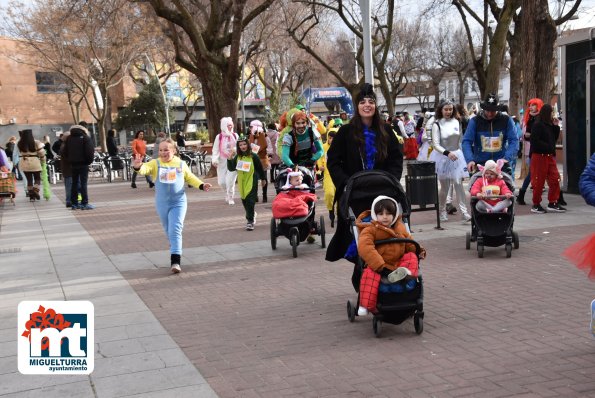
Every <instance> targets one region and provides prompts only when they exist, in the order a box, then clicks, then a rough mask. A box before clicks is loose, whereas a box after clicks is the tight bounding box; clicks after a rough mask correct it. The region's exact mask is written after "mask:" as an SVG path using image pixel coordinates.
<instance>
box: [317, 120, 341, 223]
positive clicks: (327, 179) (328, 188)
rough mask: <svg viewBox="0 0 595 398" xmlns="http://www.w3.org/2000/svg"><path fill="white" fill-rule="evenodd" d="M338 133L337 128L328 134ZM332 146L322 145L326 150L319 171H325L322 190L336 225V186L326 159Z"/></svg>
mask: <svg viewBox="0 0 595 398" xmlns="http://www.w3.org/2000/svg"><path fill="white" fill-rule="evenodd" d="M337 131H338V129H337V128H334V129H329V130H328V132H329V133H331V132H334V133H336V132H337ZM330 146H331V144H329V142H328V141H327V142H325V143H324V144H323V145H322V149H324V156H322V157H321V158H320V159H318V161H317V163H316V164H317V166H318V169H319V170H320V169H322V170H323V176H324V177H323V179H322V188H323V189H324V203H325V204H326V208H327V210H328V212H329V216H330V219H331V223H332V224H333V225H334V218H335V209H334V206H333V204H334V201H335V190H336V188H335V184H333V180H332V179H331V174H330V173H329V171H328V167H326V158H327V153H328V150H329V148H330Z"/></svg>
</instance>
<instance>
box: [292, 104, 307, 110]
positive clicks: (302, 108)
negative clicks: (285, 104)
mask: <svg viewBox="0 0 595 398" xmlns="http://www.w3.org/2000/svg"><path fill="white" fill-rule="evenodd" d="M295 108H296V109H299V110H300V111H303V110H304V109H306V107H304V105H302V104H297V105H296V106H295Z"/></svg>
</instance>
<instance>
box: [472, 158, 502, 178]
mask: <svg viewBox="0 0 595 398" xmlns="http://www.w3.org/2000/svg"><path fill="white" fill-rule="evenodd" d="M504 162H505V160H504V159H498V161H496V162H494V161H493V160H491V159H490V160H488V161H487V162H486V163H485V165H484V166H483V167H482V166H481V165H479V166H478V167H479V170H481V175H485V173H486V171H491V172H493V173H496V175H497V176H498V178H502V165H503V164H504Z"/></svg>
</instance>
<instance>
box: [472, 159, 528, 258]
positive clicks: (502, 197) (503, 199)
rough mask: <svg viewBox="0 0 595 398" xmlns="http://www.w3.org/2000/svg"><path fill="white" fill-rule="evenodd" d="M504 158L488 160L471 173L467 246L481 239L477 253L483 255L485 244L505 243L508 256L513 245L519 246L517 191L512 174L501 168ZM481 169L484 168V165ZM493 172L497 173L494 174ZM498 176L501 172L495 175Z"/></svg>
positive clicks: (510, 254)
mask: <svg viewBox="0 0 595 398" xmlns="http://www.w3.org/2000/svg"><path fill="white" fill-rule="evenodd" d="M504 162H505V161H504V160H502V159H501V160H498V161H497V162H494V161H493V160H488V161H487V162H486V163H485V166H484V168H483V170H482V171H479V172H477V173H475V174H474V175H473V176H471V180H470V181H469V186H470V187H471V189H470V192H471V216H472V218H471V232H467V234H466V242H465V248H466V249H467V250H469V249H470V248H471V242H477V256H478V257H479V258H482V257H483V254H484V247H485V246H489V247H498V246H502V245H505V249H506V257H507V258H508V257H511V256H512V248H513V246H514V248H515V249H518V248H519V236H518V234H517V233H516V232H514V231H513V225H514V201H512V200H511V198H512V195H513V193H514V182H513V180H512V178H511V177H510V176H509V175H508V174H506V173H503V172H501V167H502V165H503V164H504ZM480 170H481V169H480ZM492 174H493V176H492ZM494 176H497V177H495V178H493V177H494Z"/></svg>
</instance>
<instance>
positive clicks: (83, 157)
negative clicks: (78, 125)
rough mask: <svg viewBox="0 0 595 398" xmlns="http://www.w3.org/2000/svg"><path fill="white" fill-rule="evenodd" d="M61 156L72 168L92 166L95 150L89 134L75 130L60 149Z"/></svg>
mask: <svg viewBox="0 0 595 398" xmlns="http://www.w3.org/2000/svg"><path fill="white" fill-rule="evenodd" d="M60 155H61V156H62V157H64V158H66V160H67V161H68V163H70V164H71V165H72V166H83V165H90V164H91V163H93V158H94V155H95V148H93V143H92V142H91V138H89V136H88V135H87V134H85V133H83V132H79V131H76V130H74V129H73V131H71V132H70V135H69V136H68V138H67V139H66V141H65V142H64V145H62V147H61V148H60Z"/></svg>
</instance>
